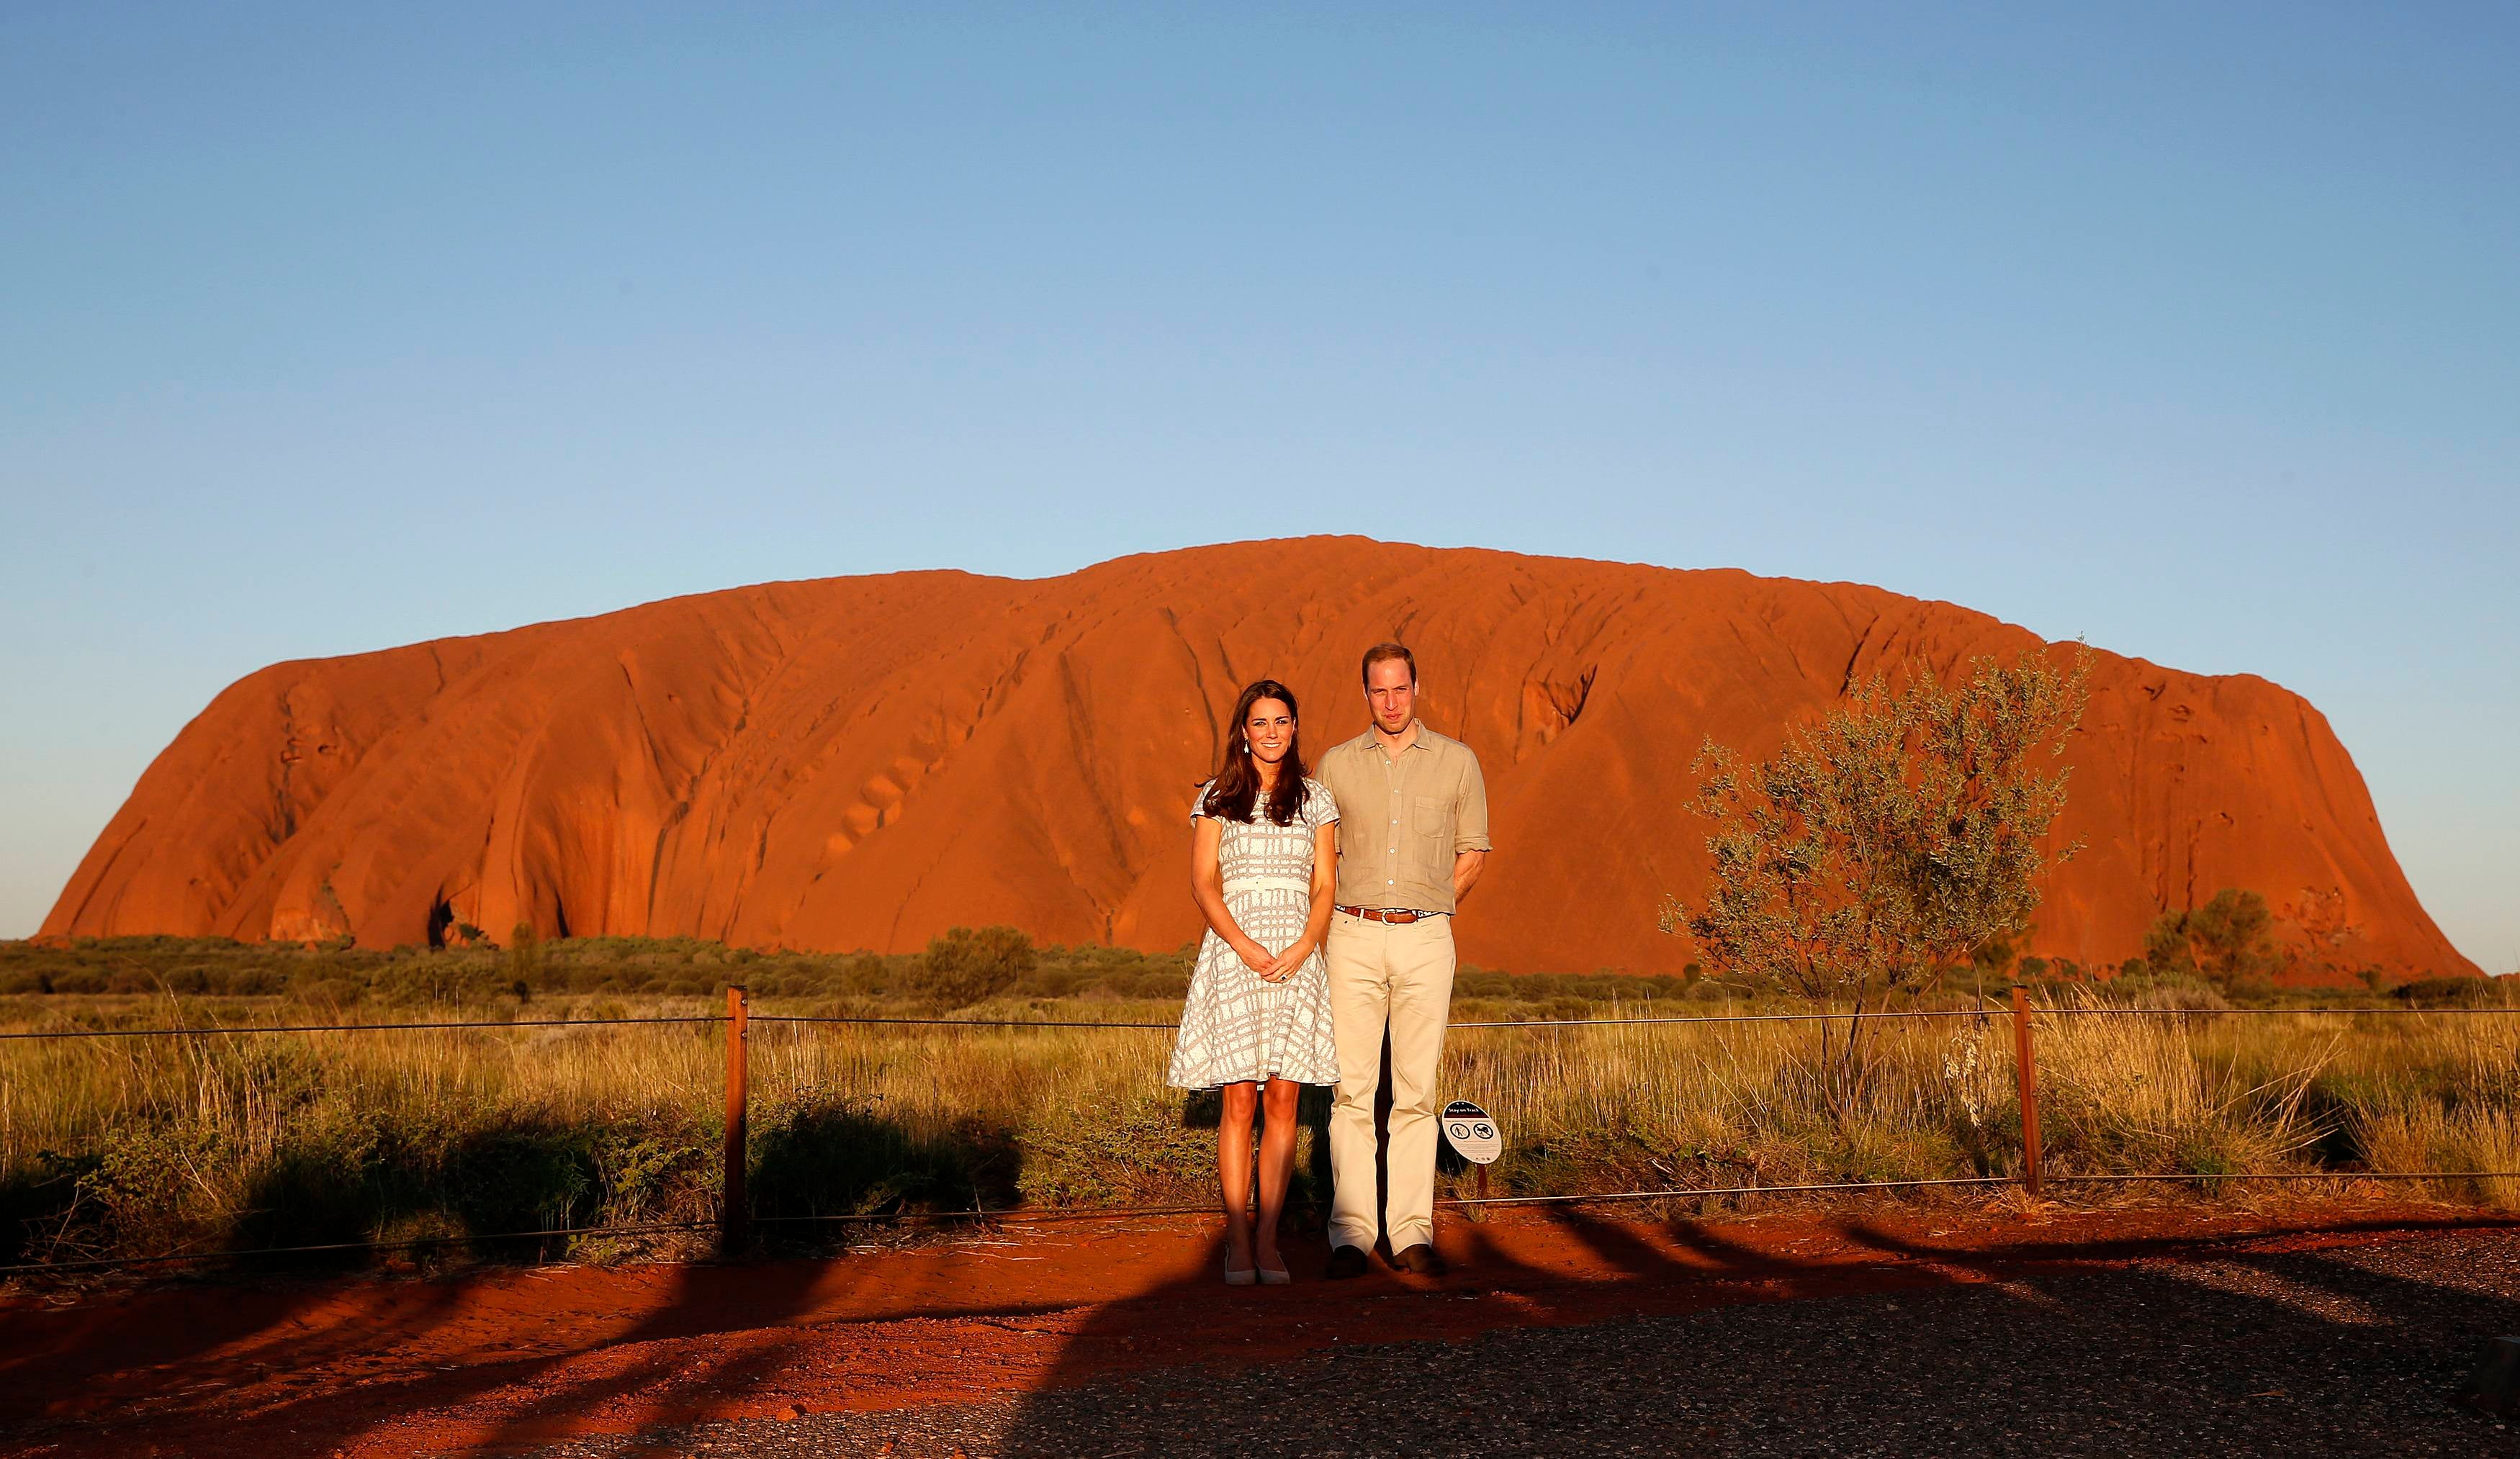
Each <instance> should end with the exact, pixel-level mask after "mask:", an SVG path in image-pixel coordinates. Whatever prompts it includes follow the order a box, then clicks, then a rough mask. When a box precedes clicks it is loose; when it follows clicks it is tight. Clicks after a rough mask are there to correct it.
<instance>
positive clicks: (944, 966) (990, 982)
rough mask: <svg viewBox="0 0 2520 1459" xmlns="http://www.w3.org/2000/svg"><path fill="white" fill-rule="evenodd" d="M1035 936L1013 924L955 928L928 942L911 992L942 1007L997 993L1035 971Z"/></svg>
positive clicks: (960, 1006)
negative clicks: (1033, 943)
mask: <svg viewBox="0 0 2520 1459" xmlns="http://www.w3.org/2000/svg"><path fill="white" fill-rule="evenodd" d="M1034 962H1035V958H1034V956H1033V951H1032V939H1031V938H1028V937H1026V936H1024V935H1023V934H1022V933H1021V932H1018V931H1016V930H1015V929H1014V928H1012V927H983V928H981V929H979V930H978V931H977V932H974V931H972V930H971V929H970V928H968V927H956V928H953V929H952V930H950V931H948V932H947V933H946V934H945V935H944V936H943V937H940V938H936V939H935V940H933V941H931V942H929V943H928V945H927V955H926V956H924V957H922V958H921V959H920V961H919V969H918V974H917V976H916V978H914V979H913V992H915V993H917V994H918V995H920V996H922V997H923V998H926V999H927V1000H928V1001H930V1002H932V1003H935V1004H936V1005H937V1006H939V1007H943V1008H967V1007H969V1006H970V1005H972V1004H973V1003H977V1002H982V1001H985V1000H987V999H989V998H993V997H996V996H997V995H999V994H1002V993H1004V992H1006V991H1007V990H1008V989H1009V988H1011V987H1012V986H1013V985H1014V982H1015V980H1016V979H1018V978H1021V977H1023V976H1024V975H1025V974H1027V973H1029V972H1031V971H1032V970H1033V964H1034Z"/></svg>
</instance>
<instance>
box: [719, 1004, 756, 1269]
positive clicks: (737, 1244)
mask: <svg viewBox="0 0 2520 1459" xmlns="http://www.w3.org/2000/svg"><path fill="white" fill-rule="evenodd" d="M750 1012H751V1008H750V1005H749V1004H748V1003H747V1002H746V1000H745V998H744V995H743V990H742V989H741V988H734V987H730V988H728V989H727V991H726V1199H725V1202H724V1204H723V1205H722V1206H721V1207H720V1208H719V1212H718V1238H719V1243H720V1245H721V1246H722V1248H723V1249H724V1250H725V1252H726V1254H727V1255H728V1256H734V1255H736V1254H737V1253H739V1252H741V1251H742V1250H743V1242H744V1236H745V1233H746V1229H747V1228H748V1227H749V1226H750V1225H751V1210H750V1206H749V1203H748V1202H747V1201H746V1200H745V1198H744V1193H743V1163H744V1143H745V1142H744V1108H745V1103H746V1101H747V1099H748V1098H749V1097H750V1094H749V1091H748V1090H747V1089H746V1088H745V1080H744V1062H745V1061H744V1051H745V1045H746V1043H747V1042H748V1041H749V1038H750V1036H749V1034H748V1033H747V1032H746V1029H745V1025H746V1023H747V1022H748V1018H747V1015H748V1014H749V1013H750Z"/></svg>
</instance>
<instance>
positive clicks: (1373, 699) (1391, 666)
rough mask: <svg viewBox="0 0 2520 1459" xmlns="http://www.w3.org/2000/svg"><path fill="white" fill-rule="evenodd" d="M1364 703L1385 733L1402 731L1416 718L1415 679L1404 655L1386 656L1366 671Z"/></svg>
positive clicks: (1378, 726) (1399, 732) (1375, 723)
mask: <svg viewBox="0 0 2520 1459" xmlns="http://www.w3.org/2000/svg"><path fill="white" fill-rule="evenodd" d="M1365 707H1366V708H1367V709H1368V710H1370V711H1372V713H1373V723H1374V725H1375V727H1376V728H1378V729H1381V730H1382V732H1383V733H1385V734H1405V733H1407V732H1408V731H1409V722H1410V721H1412V720H1414V719H1416V718H1418V681H1417V680H1416V679H1415V678H1413V677H1411V675H1410V673H1409V663H1408V660H1406V659H1396V658H1387V659H1383V660H1382V661H1380V662H1379V663H1376V664H1375V665H1374V666H1373V668H1371V669H1368V670H1366V671H1365Z"/></svg>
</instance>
